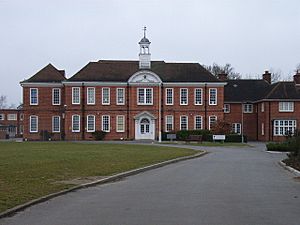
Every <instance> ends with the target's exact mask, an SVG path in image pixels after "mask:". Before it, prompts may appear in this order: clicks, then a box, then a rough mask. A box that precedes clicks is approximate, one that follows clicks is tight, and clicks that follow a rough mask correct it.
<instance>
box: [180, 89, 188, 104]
mask: <svg viewBox="0 0 300 225" xmlns="http://www.w3.org/2000/svg"><path fill="white" fill-rule="evenodd" d="M180 105H188V89H187V88H180Z"/></svg>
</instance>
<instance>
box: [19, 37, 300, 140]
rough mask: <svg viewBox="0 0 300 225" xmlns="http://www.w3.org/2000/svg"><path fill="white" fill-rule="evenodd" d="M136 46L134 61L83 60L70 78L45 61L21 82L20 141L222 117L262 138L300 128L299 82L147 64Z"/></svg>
mask: <svg viewBox="0 0 300 225" xmlns="http://www.w3.org/2000/svg"><path fill="white" fill-rule="evenodd" d="M139 45H140V54H139V61H118V60H99V61H98V62H90V63H88V64H87V65H86V66H85V67H83V68H82V69H81V70H80V71H78V72H77V73H76V74H75V75H73V76H72V77H71V78H69V79H67V78H66V77H65V73H64V71H63V70H58V69H56V68H55V67H54V66H53V65H51V64H49V65H47V66H46V67H45V68H43V69H42V70H40V71H39V72H37V73H36V74H35V75H33V76H32V77H30V78H29V79H27V80H25V81H23V82H21V86H22V87H23V105H24V106H23V110H24V132H23V135H24V138H25V139H28V140H39V139H41V132H42V133H43V134H44V133H45V131H46V132H49V133H52V134H53V136H52V139H55V140H63V139H64V140H92V139H93V136H92V133H93V132H94V131H97V130H102V131H105V132H107V135H106V137H105V138H106V139H107V140H120V139H121V140H123V139H124V140H139V139H150V140H161V133H162V132H166V131H167V132H168V131H178V130H194V129H210V128H211V126H212V125H213V124H214V123H215V122H216V121H218V120H225V121H227V122H229V123H231V124H232V127H233V131H234V132H235V133H243V134H245V135H247V136H248V138H249V140H262V141H267V140H277V139H278V138H280V137H282V136H283V135H281V134H282V129H283V130H284V132H286V131H287V130H291V131H293V130H294V129H295V128H296V127H297V125H299V124H298V123H299V119H300V118H298V117H299V112H300V108H299V105H298V100H299V99H300V94H299V91H298V88H299V83H297V84H295V83H294V82H289V83H287V82H280V83H277V84H274V85H271V84H270V83H269V82H268V81H266V80H265V79H266V78H265V79H262V80H226V76H224V75H223V76H222V77H220V78H221V79H217V78H216V77H214V76H213V75H212V74H211V73H210V72H208V71H207V70H206V69H204V68H203V67H202V66H201V65H200V64H198V63H167V62H164V61H151V54H150V51H149V46H150V41H149V40H148V39H147V38H146V37H145V36H144V37H143V38H142V40H141V41H140V42H139ZM265 77H268V75H266V76H265ZM296 78H298V75H296V76H295V79H296ZM286 85H288V86H286ZM287 88H293V92H291V93H290V92H289V91H287V90H286V89H287ZM289 90H290V89H289ZM278 95H280V96H278ZM282 102H293V111H289V112H285V113H281V112H276V109H278V104H280V107H288V109H289V107H292V106H290V105H286V104H290V103H282ZM262 104H263V105H264V107H265V108H264V110H265V111H263V112H262V111H260V108H261V107H262V106H261V105H262ZM276 105H277V108H276ZM297 110H298V111H297ZM242 111H243V113H242ZM277 111H278V110H277ZM296 112H298V114H297V113H296ZM297 115H298V117H297ZM295 120H296V122H290V121H295ZM281 121H284V122H283V123H284V124H285V123H286V122H285V121H288V122H287V123H288V124H290V123H293V124H292V125H291V126H289V127H288V128H287V127H284V126H283V127H281V126H280V124H281V123H282V122H281ZM274 124H275V125H276V126H274ZM278 124H279V125H278ZM294 125H295V126H294ZM262 127H263V131H262V130H261V129H262ZM274 131H276V132H277V133H276V135H275V133H274ZM278 132H279V133H278ZM279 134H280V135H279Z"/></svg>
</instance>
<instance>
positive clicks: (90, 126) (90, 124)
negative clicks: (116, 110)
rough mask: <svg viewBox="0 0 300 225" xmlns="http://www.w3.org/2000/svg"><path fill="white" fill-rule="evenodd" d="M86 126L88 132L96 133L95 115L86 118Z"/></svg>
mask: <svg viewBox="0 0 300 225" xmlns="http://www.w3.org/2000/svg"><path fill="white" fill-rule="evenodd" d="M86 123H87V124H86V125H87V129H86V131H87V132H94V131H95V116H94V115H88V116H87V117H86Z"/></svg>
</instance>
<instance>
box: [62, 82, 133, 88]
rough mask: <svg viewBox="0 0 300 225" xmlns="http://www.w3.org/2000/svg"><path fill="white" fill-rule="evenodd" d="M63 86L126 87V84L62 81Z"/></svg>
mask: <svg viewBox="0 0 300 225" xmlns="http://www.w3.org/2000/svg"><path fill="white" fill-rule="evenodd" d="M62 83H63V84H64V85H65V86H77V87H81V86H97V87H98V86H127V82H112V81H108V82H105V81H63V82H62Z"/></svg>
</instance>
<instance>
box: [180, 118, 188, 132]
mask: <svg viewBox="0 0 300 225" xmlns="http://www.w3.org/2000/svg"><path fill="white" fill-rule="evenodd" d="M183 117H186V129H184V130H188V129H189V117H188V116H186V115H182V116H180V130H183V129H182V118H183Z"/></svg>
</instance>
